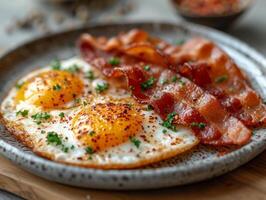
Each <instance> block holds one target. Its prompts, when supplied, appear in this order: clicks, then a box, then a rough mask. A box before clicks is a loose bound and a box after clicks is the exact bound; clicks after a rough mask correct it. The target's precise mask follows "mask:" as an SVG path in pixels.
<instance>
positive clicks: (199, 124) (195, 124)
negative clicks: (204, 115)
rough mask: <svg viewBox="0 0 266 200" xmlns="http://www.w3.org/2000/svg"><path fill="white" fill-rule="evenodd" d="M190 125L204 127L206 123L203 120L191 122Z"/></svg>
mask: <svg viewBox="0 0 266 200" xmlns="http://www.w3.org/2000/svg"><path fill="white" fill-rule="evenodd" d="M191 127H198V128H199V129H204V128H205V127H206V124H205V123H203V122H199V123H198V122H192V123H191Z"/></svg>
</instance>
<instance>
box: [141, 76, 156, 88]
mask: <svg viewBox="0 0 266 200" xmlns="http://www.w3.org/2000/svg"><path fill="white" fill-rule="evenodd" d="M155 81H156V79H155V78H154V77H151V78H149V79H148V80H147V81H145V82H144V83H141V89H142V90H147V89H149V88H151V87H152V86H153V85H154V83H155Z"/></svg>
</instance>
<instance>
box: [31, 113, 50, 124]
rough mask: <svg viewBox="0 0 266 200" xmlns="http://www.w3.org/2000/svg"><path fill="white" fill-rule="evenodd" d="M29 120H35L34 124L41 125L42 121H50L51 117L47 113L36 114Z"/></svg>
mask: <svg viewBox="0 0 266 200" xmlns="http://www.w3.org/2000/svg"><path fill="white" fill-rule="evenodd" d="M31 118H32V119H34V120H35V123H36V124H41V123H42V122H43V121H44V120H48V119H50V118H51V115H50V114H48V113H47V112H44V113H36V114H35V115H32V116H31Z"/></svg>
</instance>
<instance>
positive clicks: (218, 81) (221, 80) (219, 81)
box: [215, 75, 228, 83]
mask: <svg viewBox="0 0 266 200" xmlns="http://www.w3.org/2000/svg"><path fill="white" fill-rule="evenodd" d="M227 79H228V76H227V75H223V76H219V77H217V78H216V79H215V83H222V82H224V81H226V80H227Z"/></svg>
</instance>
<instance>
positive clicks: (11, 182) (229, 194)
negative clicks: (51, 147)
mask: <svg viewBox="0 0 266 200" xmlns="http://www.w3.org/2000/svg"><path fill="white" fill-rule="evenodd" d="M0 163H1V164H0V188H2V189H4V190H7V191H10V192H12V193H15V194H17V195H18V196H21V197H24V198H26V199H31V200H51V199H60V200H64V199H66V200H73V199H75V200H106V199H108V200H132V199H138V200H147V199H148V200H149V199H152V200H172V199H173V200H174V199H186V200H192V199H193V200H194V199H197V200H203V199H204V200H213V199H215V200H238V199H239V200H240V199H241V200H243V199H248V200H257V199H261V200H263V199H266V151H265V152H264V153H262V154H261V155H260V156H258V157H257V158H256V159H254V160H252V161H251V162H249V163H248V164H246V165H245V166H243V167H241V168H239V169H237V170H235V171H233V172H231V173H229V174H226V175H224V176H221V177H218V178H215V179H212V180H209V181H205V182H201V183H196V184H192V185H188V186H181V187H173V188H168V189H157V190H148V191H147V190H146V191H122V192H121V191H101V190H91V189H80V188H75V187H69V186H65V185H62V184H58V183H54V182H50V181H47V180H44V179H42V178H39V177H37V176H35V175H32V174H30V173H28V172H26V171H24V170H22V169H20V168H19V167H17V166H15V165H14V164H12V163H11V162H10V161H8V160H6V159H5V158H3V157H0Z"/></svg>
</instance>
